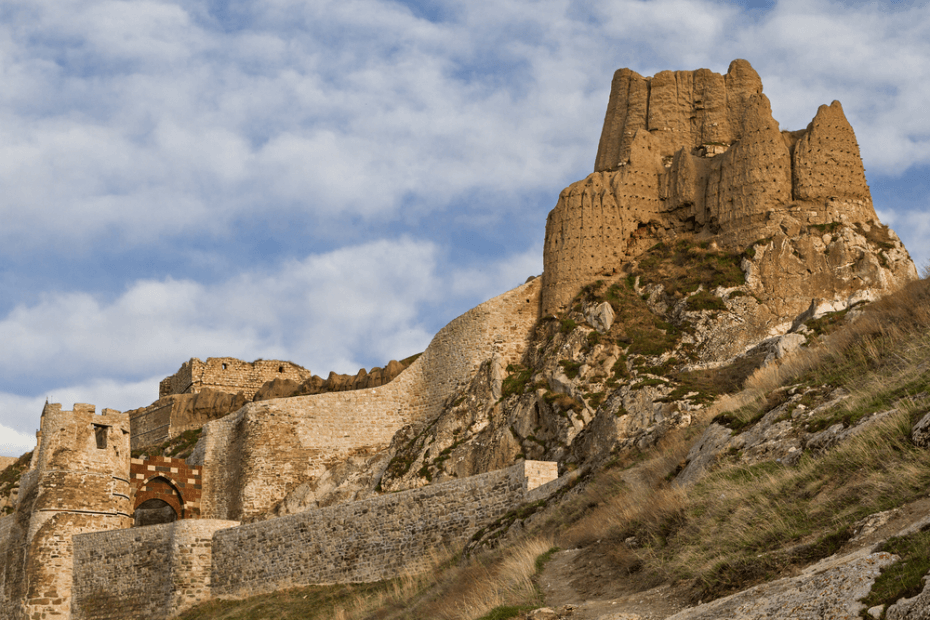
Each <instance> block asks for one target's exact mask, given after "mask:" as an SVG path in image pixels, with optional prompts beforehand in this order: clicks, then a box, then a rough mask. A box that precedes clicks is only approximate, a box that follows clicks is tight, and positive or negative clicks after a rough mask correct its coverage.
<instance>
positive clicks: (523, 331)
mask: <svg viewBox="0 0 930 620" xmlns="http://www.w3.org/2000/svg"><path fill="white" fill-rule="evenodd" d="M539 289H540V282H539V279H538V278H537V279H535V280H532V281H530V282H528V283H526V284H524V285H522V286H519V287H517V288H515V289H513V290H512V291H510V292H507V293H504V294H503V295H500V296H498V297H495V298H494V299H491V300H490V301H487V302H485V303H483V304H481V305H480V306H478V307H476V308H474V309H472V310H469V311H468V312H466V313H465V314H463V315H462V316H460V317H458V318H457V319H455V320H453V321H452V322H451V323H449V324H448V325H447V326H446V327H444V328H443V329H442V330H440V332H439V333H438V334H436V336H435V337H434V338H433V341H432V342H431V343H430V345H429V347H428V348H427V349H426V351H425V352H424V353H423V355H421V356H420V358H419V359H417V361H415V362H414V363H413V364H412V365H411V366H410V367H409V368H407V369H406V370H405V371H404V372H403V373H402V374H401V375H400V376H398V377H397V378H396V379H395V380H394V381H392V382H390V383H388V384H387V385H384V386H382V387H379V388H370V389H367V390H356V391H351V392H335V393H328V394H318V395H314V396H298V397H295V398H286V399H278V400H270V401H261V402H257V403H249V404H248V405H246V406H245V407H243V408H242V409H240V410H239V411H237V412H236V413H234V414H232V415H229V416H226V417H225V418H222V419H220V420H216V421H213V422H210V423H208V424H207V425H205V426H204V429H203V435H202V436H201V439H200V442H199V443H198V445H197V449H196V450H195V452H194V454H193V455H192V456H191V458H190V459H189V460H190V462H191V463H195V464H197V465H202V466H203V469H204V479H203V510H202V514H203V516H204V517H205V518H210V519H223V520H236V521H249V520H252V519H255V518H257V517H260V516H261V515H263V514H265V513H267V512H268V511H269V510H271V509H272V508H274V506H275V505H276V504H277V503H278V502H280V501H281V500H282V499H284V497H285V496H286V495H287V493H288V492H289V491H290V490H292V489H293V488H294V487H296V486H297V485H298V484H300V483H303V482H306V481H308V480H312V479H313V478H314V477H316V476H320V475H322V474H323V473H324V472H325V471H326V470H327V467H329V466H332V465H333V464H334V463H338V462H340V461H344V460H345V459H348V458H350V457H352V456H353V455H358V454H373V453H375V452H377V451H379V450H382V449H384V448H386V447H387V446H388V444H389V443H390V441H391V439H392V438H393V437H394V434H395V433H396V432H397V431H398V430H400V429H401V428H402V427H403V426H405V425H408V424H411V423H413V422H417V421H421V420H426V419H432V418H434V417H435V416H437V415H438V414H439V412H440V411H441V408H442V405H443V403H444V402H445V401H446V399H447V398H448V397H449V396H450V395H451V394H453V393H454V392H455V390H456V389H458V388H459V387H460V386H462V385H464V384H465V383H467V381H468V380H469V379H470V377H472V376H473V375H474V373H475V371H476V370H477V369H478V367H479V366H480V365H481V363H482V362H485V361H486V360H489V359H491V358H492V357H493V356H495V355H496V356H498V358H499V359H500V360H501V361H502V362H501V363H503V364H504V365H506V364H507V363H512V362H518V361H519V360H520V357H521V355H522V354H523V351H524V349H525V348H526V343H527V342H528V341H529V338H530V335H531V333H532V329H533V325H534V324H535V322H536V317H537V313H538V311H539ZM424 482H425V481H424Z"/></svg>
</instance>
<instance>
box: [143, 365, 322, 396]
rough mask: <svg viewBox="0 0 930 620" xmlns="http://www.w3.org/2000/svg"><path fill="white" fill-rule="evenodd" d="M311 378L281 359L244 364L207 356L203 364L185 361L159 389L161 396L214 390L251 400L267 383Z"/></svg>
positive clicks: (307, 373)
mask: <svg viewBox="0 0 930 620" xmlns="http://www.w3.org/2000/svg"><path fill="white" fill-rule="evenodd" d="M310 376H311V373H310V371H309V370H307V369H306V368H302V367H300V366H298V365H297V364H294V363H292V362H284V361H281V360H255V361H254V362H244V361H242V360H239V359H236V358H234V357H208V358H207V361H206V362H201V361H200V360H199V359H197V358H196V357H195V358H192V359H190V360H189V361H187V362H184V364H182V365H181V368H180V369H179V370H178V372H176V373H175V374H174V375H172V376H170V377H166V378H165V379H163V380H162V382H161V383H160V384H159V386H158V397H159V398H164V397H165V396H170V395H171V394H188V393H196V392H199V391H200V390H201V389H203V388H213V389H216V390H220V391H222V392H230V393H234V394H235V393H239V392H242V394H243V395H244V396H245V397H246V398H247V399H251V398H252V397H253V396H255V393H256V392H257V391H258V389H259V388H260V387H262V385H264V384H265V383H266V382H268V381H272V380H274V379H279V378H283V379H291V380H293V381H297V382H298V383H300V382H302V381H304V380H305V379H309V378H310Z"/></svg>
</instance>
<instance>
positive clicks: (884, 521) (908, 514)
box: [180, 278, 930, 620]
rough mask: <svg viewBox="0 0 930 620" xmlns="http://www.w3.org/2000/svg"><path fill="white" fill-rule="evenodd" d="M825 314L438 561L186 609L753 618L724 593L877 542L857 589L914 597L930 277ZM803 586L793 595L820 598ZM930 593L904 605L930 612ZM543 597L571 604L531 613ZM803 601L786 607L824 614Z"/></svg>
mask: <svg viewBox="0 0 930 620" xmlns="http://www.w3.org/2000/svg"><path fill="white" fill-rule="evenodd" d="M808 325H809V328H810V329H811V330H812V331H813V332H815V333H816V334H817V336H816V343H815V344H814V345H812V346H811V347H808V348H804V349H801V350H799V351H797V352H795V353H794V354H792V355H790V356H787V357H785V358H784V359H783V360H781V361H780V362H779V363H775V364H771V365H769V366H766V367H764V368H762V369H761V370H759V371H758V372H755V373H754V374H753V375H751V376H750V377H749V379H748V380H747V381H746V383H745V387H744V388H743V389H741V390H740V389H737V385H732V386H729V391H731V392H733V393H732V395H730V396H727V397H724V398H722V399H721V400H720V401H718V402H717V403H716V404H715V405H714V406H712V407H710V408H708V409H707V411H706V412H705V413H704V416H703V419H702V420H701V421H699V422H698V423H696V424H694V425H691V426H689V427H687V428H686V429H683V430H681V431H679V432H672V433H669V434H667V435H666V436H665V437H663V439H662V440H660V441H659V442H658V444H657V445H655V446H653V447H649V448H646V449H641V448H639V447H637V446H629V447H628V448H625V449H621V450H619V451H618V452H616V453H615V454H614V456H613V457H612V458H611V459H610V460H609V461H607V462H605V463H604V464H603V465H601V466H598V467H592V468H591V469H590V470H588V471H585V472H583V474H582V475H581V476H580V477H579V479H578V482H577V483H576V484H575V485H574V486H573V487H572V488H571V489H570V490H568V491H566V492H564V493H563V494H562V495H561V496H560V497H558V498H557V499H552V500H550V501H548V502H546V503H545V504H542V505H538V506H528V507H526V508H524V509H522V510H521V511H516V512H515V513H512V514H511V515H509V516H508V517H506V518H504V519H502V520H501V521H500V522H499V523H498V524H497V526H496V527H490V528H487V529H486V530H485V531H483V532H480V533H479V534H478V535H476V536H475V537H474V540H473V543H472V544H471V545H470V548H469V551H468V552H467V553H466V555H465V556H462V557H460V558H455V559H453V561H452V562H451V563H450V562H449V561H443V560H442V559H441V558H437V562H438V564H437V570H436V571H434V572H433V573H431V574H429V575H426V576H419V577H409V578H406V579H401V580H398V581H393V582H384V583H379V584H368V585H356V586H353V585H343V586H334V587H330V588H324V587H313V588H309V589H298V590H293V591H284V592H281V593H277V594H274V595H268V596H265V597H260V598H256V599H249V600H245V601H239V602H218V603H208V604H205V605H203V606H201V607H198V608H196V609H193V610H191V611H189V612H187V613H185V614H183V615H182V616H180V618H183V619H185V620H193V619H195V618H196V619H206V618H210V619H217V620H218V619H221V618H222V619H230V620H231V619H234V618H258V617H271V616H274V617H280V618H298V617H299V618H330V617H334V618H370V619H376V618H379V619H380V618H450V619H451V618H456V619H459V618H461V619H465V618H472V619H473V618H486V619H491V618H509V617H530V618H556V617H558V618H572V619H576V618H577V619H589V618H590V619H594V618H603V619H608V618H609V619H619V618H637V617H639V618H666V617H671V616H672V615H673V614H675V613H680V614H681V615H678V616H675V617H676V618H681V619H685V618H720V617H735V616H733V615H730V614H732V613H733V611H732V609H731V610H730V611H729V612H727V611H724V607H721V605H723V603H720V602H717V603H716V604H717V605H718V607H714V605H715V603H713V602H712V601H719V600H720V599H721V597H724V596H727V595H731V594H733V593H735V592H739V591H741V590H744V589H746V588H749V587H751V586H754V585H756V584H759V583H763V582H771V581H773V580H776V579H778V578H785V577H797V578H798V579H800V580H801V581H800V582H801V583H807V584H808V587H810V584H809V582H810V581H811V580H812V579H814V576H813V573H812V572H811V571H805V568H806V567H808V566H811V565H814V564H816V563H817V562H819V561H822V560H823V559H824V558H832V561H833V563H834V564H838V563H840V561H841V560H842V559H843V558H848V557H852V558H854V559H861V557H860V556H862V553H864V552H865V553H866V554H867V552H869V551H872V550H875V551H882V550H884V551H886V555H885V556H884V557H885V558H886V559H883V560H882V561H880V562H878V563H877V566H879V567H880V568H881V577H880V578H879V579H878V581H877V582H876V584H875V585H874V586H871V587H867V588H864V589H861V592H860V591H855V592H854V593H853V594H861V595H863V596H865V599H864V600H865V603H864V604H866V605H867V606H868V607H874V606H879V605H886V604H891V603H894V602H895V601H898V600H899V599H901V598H906V597H913V596H915V595H917V594H919V593H920V592H921V591H922V588H923V585H922V578H923V576H924V574H925V573H927V572H928V571H930V563H928V560H927V557H928V555H930V535H927V534H926V533H924V530H925V528H926V529H930V512H928V509H930V500H927V499H926V498H927V495H928V490H930V454H928V452H927V447H928V445H930V441H928V437H930V433H928V431H927V427H930V423H928V420H930V418H928V416H930V280H928V279H926V278H925V279H923V280H920V281H917V282H913V283H912V284H910V285H908V286H907V287H905V288H904V289H903V290H901V291H899V292H898V293H895V294H893V295H890V296H888V297H886V298H885V299H883V300H881V301H880V302H877V303H873V304H869V305H868V306H866V307H865V308H863V309H861V310H860V311H859V312H857V313H855V314H854V315H853V316H852V317H850V316H849V315H848V314H845V316H844V315H842V314H835V315H829V316H825V317H823V318H821V319H819V320H813V321H810V322H809V323H808ZM785 455H790V456H789V457H788V458H786V456H785ZM697 466H699V467H700V470H701V471H695V467H697ZM909 527H910V530H908V528H909ZM903 532H907V533H906V534H904V535H903V536H901V537H898V538H894V537H893V536H895V535H899V534H902V533H903ZM554 549H564V550H565V551H558V552H555V553H553V550H554ZM857 554H858V555H857ZM888 554H894V557H892V556H891V555H888ZM896 558H900V559H896ZM850 561H853V560H850ZM821 566H822V565H821ZM876 573H878V570H877V569H876ZM833 585H834V586H835V589H836V596H835V606H834V608H828V609H827V610H826V611H825V612H824V613H826V615H823V616H810V617H829V618H832V617H847V616H845V615H842V614H841V612H840V611H838V609H839V608H841V607H842V609H846V607H852V606H855V604H856V599H855V598H850V597H852V596H853V594H850V592H851V590H850V589H849V588H846V589H844V588H843V587H842V585H843V584H842V583H840V584H839V585H837V584H833ZM866 585H870V584H866ZM802 590H803V588H802ZM777 592H778V591H777V590H776V593H777ZM792 596H794V598H793V599H792V598H791V597H786V598H784V599H783V601H788V600H794V601H795V603H797V604H799V605H801V603H803V602H804V597H803V596H800V595H797V594H795V595H792ZM922 596H923V597H924V598H928V597H930V590H928V593H927V594H924V595H922ZM753 597H754V599H758V593H755V594H753ZM736 600H737V601H740V599H738V598H737V599H736ZM779 600H781V599H779ZM741 602H742V604H745V600H743V601H741ZM808 602H810V601H808ZM925 605H926V603H924V602H923V598H921V599H920V601H919V602H918V603H915V605H913V606H912V607H913V609H914V610H917V611H911V612H909V613H910V615H908V613H905V610H906V609H908V607H907V606H906V605H904V604H902V605H900V607H901V608H902V614H903V615H897V616H894V615H890V614H889V615H888V617H897V618H923V617H924V616H923V615H919V614H921V613H924V611H925V610H926V606H925ZM543 606H548V607H551V608H553V609H554V610H555V611H554V614H556V615H546V614H545V613H543V612H534V613H530V612H529V611H528V610H530V609H533V608H539V607H543ZM801 606H803V605H801ZM831 610H832V611H831ZM821 611H823V610H821ZM843 613H845V612H843ZM798 614H799V615H790V614H789V615H781V616H779V615H777V614H775V615H771V616H769V617H785V618H788V617H795V618H797V617H808V616H806V615H803V614H802V613H801V612H798ZM740 617H742V616H740ZM746 617H756V616H752V615H747V616H746ZM760 617H761V616H760Z"/></svg>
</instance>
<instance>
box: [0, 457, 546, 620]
mask: <svg viewBox="0 0 930 620" xmlns="http://www.w3.org/2000/svg"><path fill="white" fill-rule="evenodd" d="M554 466H555V463H538V462H534V461H530V462H521V463H519V464H517V465H514V466H512V467H510V468H508V469H504V470H498V471H494V472H490V473H487V474H482V475H480V476H473V477H470V478H465V479H462V480H455V481H452V482H446V483H441V484H435V485H430V486H427V487H424V488H421V489H414V490H410V491H402V492H400V493H390V494H385V495H381V496H379V497H375V498H371V499H368V500H364V501H361V502H354V503H349V504H341V505H338V506H332V507H329V508H323V509H320V510H314V511H308V512H303V513H298V514H294V515H289V516H286V517H281V518H277V519H270V520H268V521H262V522H259V523H252V524H248V525H241V526H240V525H239V524H238V523H237V522H235V521H219V520H196V521H177V522H175V523H170V524H164V525H153V526H150V527H144V528H133V529H128V530H120V531H112V532H99V533H94V534H87V535H83V536H76V537H75V538H74V588H73V597H74V600H73V607H72V611H73V617H74V619H75V620H105V619H107V620H108V619H114V620H115V619H122V618H135V619H138V620H143V619H146V620H161V619H163V618H168V617H171V616H173V615H175V614H177V613H179V612H180V611H182V610H184V609H186V608H187V607H190V606H192V605H194V604H196V603H198V602H201V601H204V600H207V599H209V598H212V597H240V596H251V595H253V594H258V593H262V592H269V591H274V590H279V589H281V588H285V587H290V586H297V585H310V584H316V583H350V582H370V581H379V580H382V579H388V578H392V577H396V576H400V575H403V574H410V573H416V572H422V571H423V570H428V569H429V568H430V567H431V566H432V562H433V561H434V559H435V558H434V554H436V553H441V552H442V551H443V550H444V549H451V550H454V549H457V548H460V547H461V546H462V545H463V544H464V543H465V541H467V540H468V538H469V537H470V536H471V535H472V534H474V532H476V531H477V530H478V529H480V528H481V527H484V526H486V525H487V524H488V523H490V522H492V521H494V520H495V519H497V518H499V517H500V516H502V515H504V514H505V513H506V512H508V511H509V510H512V509H514V508H516V507H517V506H519V505H520V504H522V503H524V502H525V501H526V500H527V497H528V495H529V494H531V493H532V494H533V498H534V499H538V498H540V497H543V495H541V494H540V492H543V493H545V490H546V489H547V487H548V488H555V487H554V486H553V485H555V484H557V482H553V481H552V480H551V477H552V476H553V475H555V473H556V468H555V467H554ZM533 485H541V486H538V487H536V488H534V487H533ZM3 525H4V524H3V522H2V521H0V527H3Z"/></svg>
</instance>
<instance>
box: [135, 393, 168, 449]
mask: <svg viewBox="0 0 930 620" xmlns="http://www.w3.org/2000/svg"><path fill="white" fill-rule="evenodd" d="M175 406H176V404H175V399H158V400H157V401H156V402H155V403H153V404H152V405H150V406H148V407H144V408H142V409H137V410H135V411H131V412H129V420H130V424H131V426H132V437H131V438H130V445H131V447H132V449H133V450H136V449H138V448H143V447H145V446H155V445H158V444H160V443H162V442H163V441H167V440H168V439H170V438H171V412H172V411H173V410H174V408H175Z"/></svg>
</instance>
